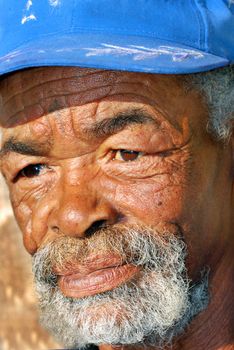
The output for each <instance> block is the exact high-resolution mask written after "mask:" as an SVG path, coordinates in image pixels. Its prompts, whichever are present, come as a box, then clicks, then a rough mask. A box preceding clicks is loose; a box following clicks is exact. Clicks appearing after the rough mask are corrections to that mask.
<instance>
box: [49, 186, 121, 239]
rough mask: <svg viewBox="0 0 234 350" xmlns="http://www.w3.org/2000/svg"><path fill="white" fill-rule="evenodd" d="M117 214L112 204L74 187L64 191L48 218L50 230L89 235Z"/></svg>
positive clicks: (106, 224)
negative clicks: (73, 189)
mask: <svg viewBox="0 0 234 350" xmlns="http://www.w3.org/2000/svg"><path fill="white" fill-rule="evenodd" d="M118 217H119V215H118V214H117V211H116V210H115V209H114V208H113V207H112V205H111V204H110V203H109V202H108V201H106V200H104V199H103V198H100V199H98V198H97V196H96V195H95V194H94V193H91V192H89V193H87V192H84V191H81V190H79V189H76V191H75V193H74V191H73V193H71V191H65V192H64V193H63V194H62V198H60V200H59V203H58V206H57V208H55V209H54V210H53V211H52V212H51V214H50V218H49V227H50V229H51V230H52V231H54V232H56V233H59V234H62V235H67V236H73V237H77V238H78V237H79V238H84V237H88V236H91V235H92V234H93V233H95V232H96V231H97V230H99V229H100V228H102V227H105V226H108V225H112V224H114V223H115V222H116V221H117V220H118Z"/></svg>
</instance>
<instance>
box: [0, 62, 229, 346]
mask: <svg viewBox="0 0 234 350" xmlns="http://www.w3.org/2000/svg"><path fill="white" fill-rule="evenodd" d="M1 97H2V104H1V114H0V122H1V125H2V127H3V140H2V144H3V145H4V146H2V147H3V150H2V152H1V168H2V172H3V174H4V176H5V178H6V181H7V183H8V186H9V189H10V196H11V200H12V205H13V208H14V212H15V215H16V218H17V220H18V223H19V225H20V228H21V230H22V232H23V237H24V244H25V247H26V249H27V250H28V251H29V252H30V253H31V254H33V255H34V271H35V274H36V281H37V285H38V291H39V293H40V294H41V299H42V309H43V310H44V314H45V315H46V316H44V318H45V319H46V321H45V322H47V326H48V327H51V328H53V327H54V328H55V329H54V331H55V332H57V333H61V334H62V337H63V340H64V341H65V342H67V343H69V339H65V338H66V336H65V334H67V337H69V338H70V344H71V345H72V346H73V345H76V346H77V344H79V345H80V344H81V345H84V344H86V343H87V342H88V340H87V339H86V338H87V337H88V336H89V337H90V343H91V342H94V343H95V342H96V343H104V342H110V343H129V342H140V341H142V340H143V339H144V338H145V337H146V336H149V335H150V334H151V333H154V334H155V337H154V341H155V339H159V340H158V341H159V342H160V340H162V339H163V340H164V341H165V340H168V339H166V336H165V334H166V333H167V332H166V329H170V330H171V333H170V334H176V332H177V331H178V330H179V329H182V328H183V327H184V326H185V325H186V324H187V323H188V322H189V321H190V319H191V317H192V316H193V315H194V314H196V313H197V312H198V311H200V310H201V309H202V308H204V306H205V305H206V303H207V298H206V297H204V300H205V301H204V303H203V305H200V306H199V307H200V309H199V307H198V309H197V310H194V311H191V310H192V308H193V307H194V305H193V302H192V300H193V297H192V295H191V292H190V286H189V283H188V279H191V280H192V281H193V283H196V282H197V283H198V286H199V285H201V283H200V271H201V270H202V269H203V268H204V266H209V267H210V268H211V275H212V273H213V270H212V269H214V271H215V267H216V264H217V262H218V260H219V258H220V255H221V252H222V251H223V249H224V247H225V245H226V244H227V243H228V240H229V234H230V217H231V207H230V201H229V200H227V198H230V199H231V185H232V183H231V181H232V179H231V162H232V159H231V158H232V156H231V149H230V147H229V146H227V147H222V146H220V145H219V144H218V143H216V142H214V141H213V140H212V139H211V137H210V136H209V135H208V134H207V133H206V130H205V129H206V123H207V118H208V112H207V110H206V107H205V104H204V103H203V102H202V99H201V96H200V95H199V94H198V93H197V92H195V91H193V90H188V89H185V86H184V84H183V78H182V77H176V76H162V75H149V74H140V73H123V72H107V71H98V70H88V69H79V68H61V67H60V68H55V67H51V68H40V69H32V70H28V71H23V72H19V73H15V74H13V75H11V76H9V77H7V78H5V80H3V81H2V83H1ZM224 184H225V186H224ZM220 228H222V230H221V229H220ZM184 244H185V245H184ZM185 246H186V252H185ZM214 252H215V253H214ZM186 254H187V256H186V264H185V263H184V259H185V255H186ZM201 288H202V287H201ZM147 291H148V292H147ZM147 298H148V299H147ZM170 301H171V302H170ZM134 305H135V306H134ZM152 309H153V311H152V313H151V310H152ZM49 314H51V315H52V316H51V318H50V315H49ZM55 315H57V316H56V317H57V318H59V322H57V324H56V326H53V325H52V324H51V323H56V322H55V321H54V319H55ZM131 317H132V319H131ZM146 319H148V320H149V322H148V323H149V324H147V325H146V323H147V320H146ZM155 319H157V322H154V321H153V320H155ZM51 320H52V321H51ZM87 320H88V321H87ZM105 320H106V321H105ZM127 320H130V325H129V324H128V325H127ZM180 321H181V322H180ZM105 322H106V323H105ZM134 322H135V324H134ZM48 323H49V325H48ZM152 323H154V324H153V326H152V327H151V325H152ZM131 324H132V325H133V326H132V328H131ZM139 324H140V326H139ZM138 326H139V327H141V328H137V327H138ZM72 327H73V330H71V331H69V332H70V333H69V332H68V329H70V328H72ZM95 327H96V328H95ZM108 327H109V338H108V336H107V335H106V334H107V333H108ZM121 327H122V328H121ZM123 327H124V328H123ZM150 327H151V328H152V329H151V328H150ZM143 328H144V329H143ZM64 329H65V330H64ZM78 329H80V330H79V331H78ZM103 329H104V330H105V331H104V334H103ZM123 329H127V331H126V332H125V333H126V334H124V335H123ZM175 329H176V331H174V330H175ZM79 332H80V333H79ZM82 332H83V333H86V332H87V334H88V336H87V337H86V338H85V334H83V333H82ZM98 332H99V333H98ZM127 332H128V334H127ZM94 333H95V336H96V338H95V337H94ZM121 334H122V335H121ZM76 335H77V338H79V339H81V340H79V339H76ZM105 336H106V338H105ZM111 336H112V338H111ZM82 337H83V338H82ZM121 337H122V338H121ZM167 337H170V336H169V335H167ZM71 339H72V341H71Z"/></svg>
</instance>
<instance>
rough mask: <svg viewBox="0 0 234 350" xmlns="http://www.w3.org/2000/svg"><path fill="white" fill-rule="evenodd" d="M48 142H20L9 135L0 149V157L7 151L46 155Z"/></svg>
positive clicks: (7, 152)
mask: <svg viewBox="0 0 234 350" xmlns="http://www.w3.org/2000/svg"><path fill="white" fill-rule="evenodd" d="M49 149H50V146H49V143H46V144H41V143H37V142H30V141H28V142H26V141H25V142H21V141H18V140H16V139H15V138H14V137H11V138H10V139H9V140H7V141H6V142H5V143H4V144H3V146H2V149H1V150H0V159H2V158H4V157H5V156H7V155H8V154H9V153H11V152H13V153H19V154H24V155H28V156H40V157H43V156H46V155H48V153H49Z"/></svg>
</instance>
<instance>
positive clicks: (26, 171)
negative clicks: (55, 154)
mask: <svg viewBox="0 0 234 350" xmlns="http://www.w3.org/2000/svg"><path fill="white" fill-rule="evenodd" d="M44 168H45V165H44V164H30V165H28V166H26V167H25V168H23V169H22V170H21V171H20V172H19V173H18V174H17V178H19V177H27V178H33V177H36V176H39V175H40V173H41V171H42V169H44Z"/></svg>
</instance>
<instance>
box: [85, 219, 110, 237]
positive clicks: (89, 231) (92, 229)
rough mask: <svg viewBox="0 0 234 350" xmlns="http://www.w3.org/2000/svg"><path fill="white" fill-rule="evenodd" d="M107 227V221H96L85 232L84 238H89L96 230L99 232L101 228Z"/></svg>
mask: <svg viewBox="0 0 234 350" xmlns="http://www.w3.org/2000/svg"><path fill="white" fill-rule="evenodd" d="M105 227H107V221H106V220H98V221H95V222H94V223H92V225H91V226H90V227H89V228H88V229H87V230H85V232H84V237H90V236H92V235H93V234H94V233H95V232H97V231H98V230H101V229H102V228H105Z"/></svg>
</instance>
